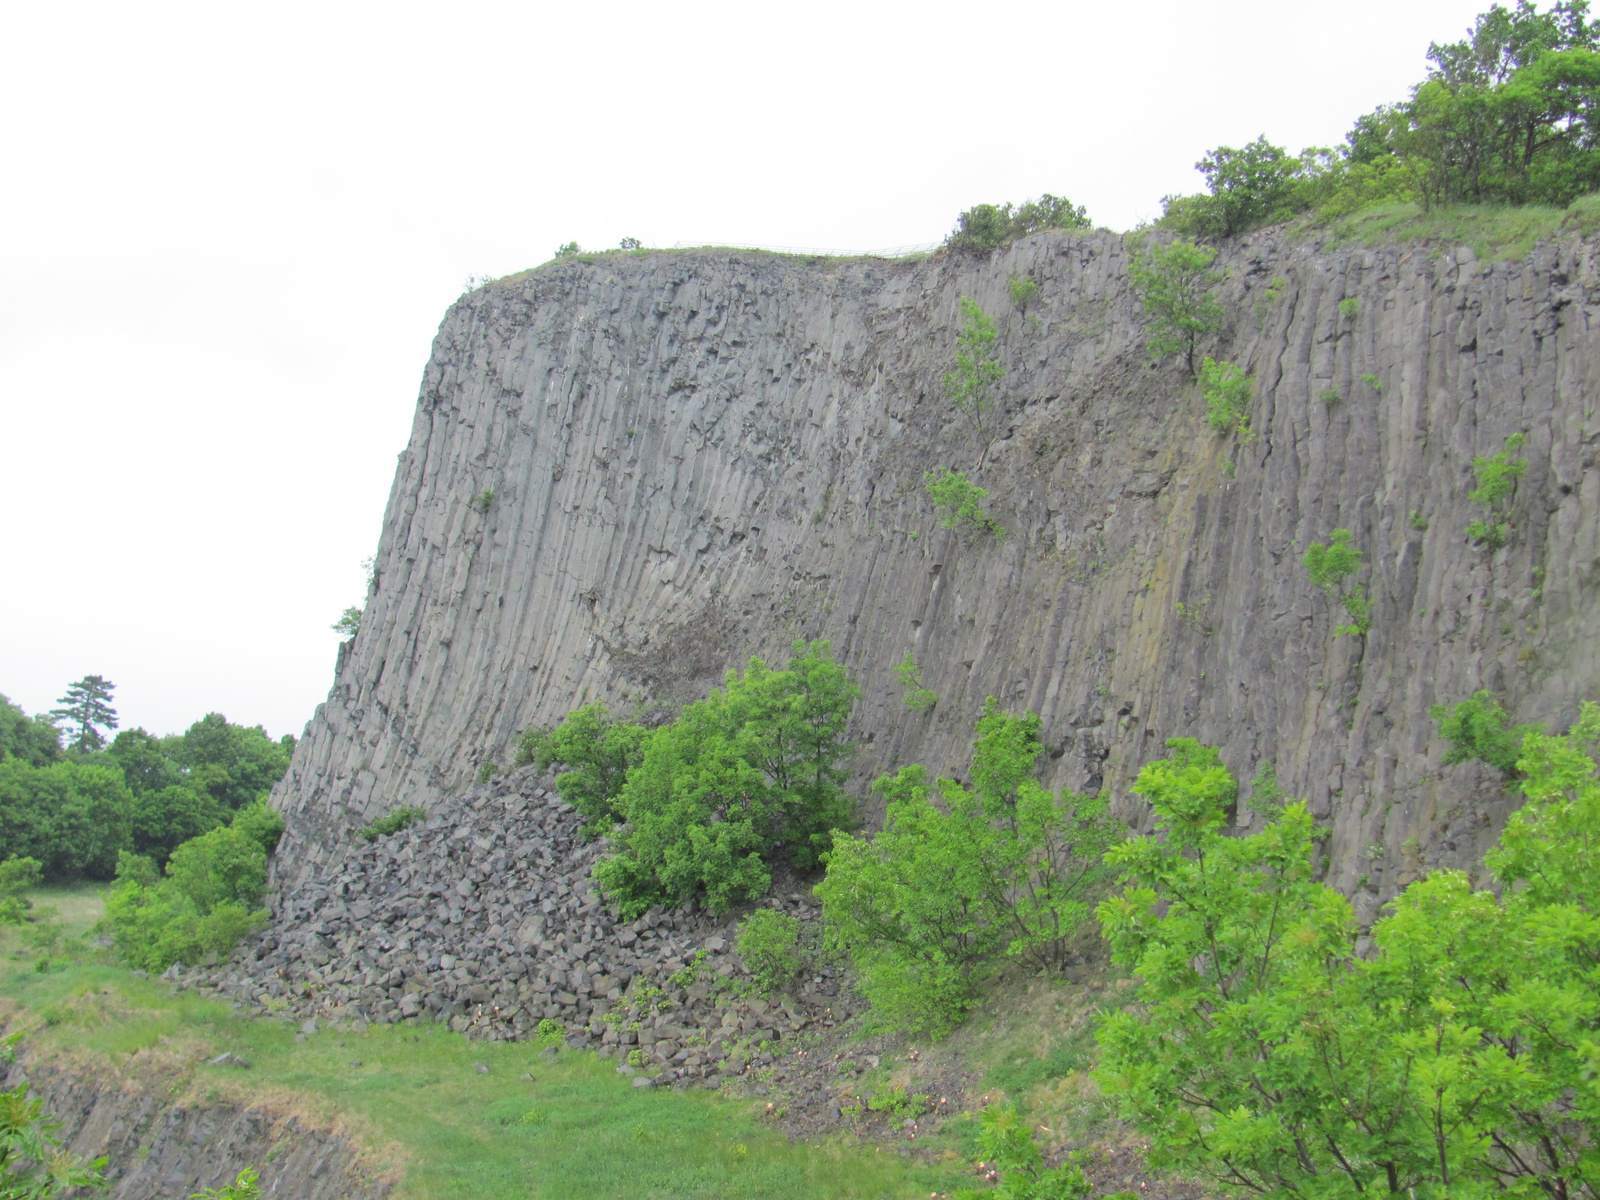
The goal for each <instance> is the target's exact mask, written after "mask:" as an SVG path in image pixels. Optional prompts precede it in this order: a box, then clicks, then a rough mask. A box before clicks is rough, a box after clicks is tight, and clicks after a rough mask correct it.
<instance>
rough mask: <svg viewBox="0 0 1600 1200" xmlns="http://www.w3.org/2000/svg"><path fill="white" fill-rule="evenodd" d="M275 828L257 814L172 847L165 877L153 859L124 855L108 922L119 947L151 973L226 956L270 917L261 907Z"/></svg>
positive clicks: (107, 927) (132, 962) (108, 898)
mask: <svg viewBox="0 0 1600 1200" xmlns="http://www.w3.org/2000/svg"><path fill="white" fill-rule="evenodd" d="M247 811H248V810H247ZM269 828H270V823H269V822H267V821H264V820H262V819H261V818H260V817H259V816H257V815H255V814H252V816H251V818H250V819H247V820H246V822H245V826H244V827H243V828H233V827H225V828H222V829H213V830H212V831H211V832H209V833H206V834H203V835H201V836H200V837H197V838H194V839H192V840H190V841H187V842H185V843H184V844H183V845H181V846H179V847H178V848H177V850H175V851H173V854H172V857H171V859H170V860H169V861H168V862H167V870H166V877H165V878H162V877H161V876H160V875H159V873H158V872H157V871H156V867H155V864H154V863H153V862H152V861H151V860H150V859H148V858H145V857H144V856H142V855H137V854H128V853H123V854H122V855H121V856H120V857H119V860H118V863H117V881H116V883H115V884H114V885H113V886H112V888H111V891H110V892H109V893H108V894H107V896H106V915H105V919H104V920H103V921H102V923H101V927H102V928H103V929H104V930H105V931H106V932H107V933H109V934H110V935H111V937H112V939H113V941H114V942H115V944H116V947H117V952H118V953H119V954H120V955H121V956H122V957H123V959H124V960H126V961H127V963H128V964H129V965H130V966H133V967H138V968H140V969H143V970H147V971H163V970H165V969H166V968H167V967H169V966H171V965H172V964H173V963H175V962H182V963H187V964H190V965H193V964H195V963H198V962H200V961H201V960H202V959H204V958H205V957H206V956H207V955H209V954H216V955H217V956H218V957H221V956H223V955H226V954H227V953H228V951H230V950H231V949H232V948H233V946H234V944H235V943H236V942H237V941H238V940H239V939H240V938H241V937H243V936H244V935H245V934H246V933H248V932H249V931H250V930H251V929H254V928H255V927H256V926H257V925H259V924H261V922H263V921H265V920H266V919H267V913H266V910H265V909H257V908H256V907H255V906H256V904H257V903H258V902H259V901H260V899H261V897H262V894H263V893H264V892H265V891H266V885H267V851H266V849H265V848H264V845H263V842H264V838H265V837H266V836H267V834H266V831H267V830H268V829H269Z"/></svg>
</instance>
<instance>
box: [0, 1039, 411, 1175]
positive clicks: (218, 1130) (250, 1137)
mask: <svg viewBox="0 0 1600 1200" xmlns="http://www.w3.org/2000/svg"><path fill="white" fill-rule="evenodd" d="M24 1079H25V1080H26V1081H27V1083H28V1086H29V1090H30V1091H32V1092H33V1093H34V1094H35V1095H38V1096H41V1097H43V1099H44V1101H45V1109H46V1111H47V1112H49V1113H51V1114H52V1117H53V1119H54V1120H57V1121H59V1122H60V1123H61V1127H60V1128H59V1129H57V1130H56V1136H57V1137H58V1138H60V1139H61V1141H62V1142H63V1143H65V1144H66V1145H67V1146H68V1147H69V1148H70V1149H71V1150H72V1151H73V1152H74V1153H76V1154H79V1155H82V1156H84V1157H85V1158H91V1159H92V1158H97V1157H99V1156H100V1155H102V1154H104V1155H106V1156H107V1157H108V1158H109V1159H110V1162H109V1163H108V1164H107V1168H106V1175H107V1178H108V1179H109V1181H110V1185H111V1186H110V1188H109V1189H108V1190H107V1191H106V1192H105V1193H99V1192H96V1193H94V1194H95V1195H101V1194H104V1195H107V1196H111V1197H114V1198H115V1200H156V1198H157V1197H161V1198H166V1197H187V1196H191V1195H193V1194H194V1193H195V1192H198V1191H200V1190H201V1189H202V1188H220V1187H222V1186H223V1185H224V1184H227V1183H231V1182H233V1180H234V1179H235V1178H236V1177H237V1176H238V1174H239V1172H240V1171H241V1170H243V1169H244V1168H246V1167H251V1168H254V1169H256V1170H257V1171H259V1172H260V1175H261V1188H262V1190H263V1191H264V1192H265V1193H266V1194H267V1195H268V1196H282V1197H293V1198H294V1200H382V1197H385V1196H387V1195H389V1191H390V1188H389V1185H388V1184H387V1183H384V1182H382V1181H379V1180H376V1179H374V1178H373V1176H372V1172H370V1171H368V1170H365V1169H363V1168H362V1165H361V1164H360V1162H359V1161H358V1158H357V1155H356V1152H355V1148H354V1147H353V1146H351V1144H350V1143H349V1142H347V1141H346V1140H345V1139H344V1138H342V1137H340V1136H338V1135H337V1134H333V1133H329V1132H328V1131H326V1130H322V1129H316V1128H311V1127H309V1126H307V1125H305V1124H303V1123H302V1122H301V1121H300V1120H299V1119H297V1118H295V1117H287V1118H280V1117H278V1116H275V1115H273V1114H272V1113H269V1112H267V1111H265V1110H262V1109H255V1108H240V1107H238V1106H237V1105H231V1104H207V1105H194V1104H173V1103H171V1102H170V1101H169V1100H168V1099H167V1098H165V1097H163V1096H162V1095H159V1094H158V1093H157V1092H156V1091H155V1090H153V1089H152V1088H150V1087H147V1086H144V1085H143V1084H141V1083H139V1082H136V1081H133V1080H130V1079H126V1078H123V1077H120V1076H118V1075H117V1074H116V1073H115V1072H107V1071H105V1070H103V1069H97V1070H95V1071H92V1072H91V1071H87V1070H85V1071H74V1070H70V1069H67V1068H65V1067H63V1066H62V1065H60V1064H56V1063H25V1064H24V1065H21V1066H19V1065H17V1064H14V1063H13V1064H0V1083H3V1084H4V1086H6V1087H13V1086H15V1085H16V1084H18V1083H20V1082H22V1081H23V1080H24Z"/></svg>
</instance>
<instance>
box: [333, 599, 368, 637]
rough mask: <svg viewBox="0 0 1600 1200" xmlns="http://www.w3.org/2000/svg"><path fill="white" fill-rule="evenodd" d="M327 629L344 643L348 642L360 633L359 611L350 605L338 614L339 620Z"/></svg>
mask: <svg viewBox="0 0 1600 1200" xmlns="http://www.w3.org/2000/svg"><path fill="white" fill-rule="evenodd" d="M328 628H329V629H331V630H333V631H334V632H335V633H337V634H338V635H339V636H340V637H342V638H344V639H345V640H346V641H349V640H350V639H351V638H353V637H355V636H356V634H358V633H360V632H361V609H359V608H357V607H356V606H355V605H353V604H352V605H351V606H350V607H349V608H347V609H345V610H344V612H342V613H340V614H339V619H338V620H337V621H335V622H334V623H333V624H332V625H330V626H328Z"/></svg>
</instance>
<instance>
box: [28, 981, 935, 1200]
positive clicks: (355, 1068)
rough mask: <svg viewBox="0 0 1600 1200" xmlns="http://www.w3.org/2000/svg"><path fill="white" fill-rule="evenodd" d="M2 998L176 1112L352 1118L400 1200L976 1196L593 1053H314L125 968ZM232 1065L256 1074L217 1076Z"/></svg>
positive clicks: (319, 1039)
mask: <svg viewBox="0 0 1600 1200" xmlns="http://www.w3.org/2000/svg"><path fill="white" fill-rule="evenodd" d="M0 997H3V998H4V1002H5V1003H6V1007H8V1008H10V1009H11V1010H12V1022H11V1023H12V1025H13V1026H14V1027H15V1026H22V1027H27V1028H30V1029H31V1030H32V1032H30V1033H29V1035H28V1037H27V1039H26V1043H25V1044H26V1045H27V1046H28V1047H29V1048H30V1052H31V1053H35V1054H41V1055H49V1056H61V1057H64V1058H68V1059H72V1060H75V1061H76V1062H77V1063H78V1064H79V1065H80V1067H81V1068H84V1069H89V1070H93V1069H94V1068H95V1067H96V1066H97V1065H100V1066H102V1067H103V1066H104V1065H106V1064H109V1065H110V1066H113V1067H116V1068H118V1069H120V1070H122V1071H124V1072H126V1073H128V1074H129V1075H132V1076H135V1077H137V1078H139V1079H141V1080H144V1081H147V1082H148V1081H150V1080H154V1079H159V1080H161V1081H162V1084H163V1085H164V1086H166V1087H167V1088H168V1089H170V1093H171V1095H172V1096H173V1099H174V1100H188V1101H190V1102H195V1103H206V1102H217V1101H219V1100H231V1101H236V1102H240V1103H263V1104H271V1105H274V1106H276V1107H277V1108H278V1109H279V1110H282V1108H283V1107H284V1106H285V1105H286V1104H287V1105H288V1106H289V1107H290V1108H291V1109H292V1110H294V1111H296V1112H298V1113H300V1114H302V1117H303V1119H306V1120H311V1121H318V1122H330V1121H332V1120H334V1119H335V1118H337V1119H338V1120H339V1122H340V1124H341V1126H342V1127H343V1128H345V1129H346V1130H347V1131H354V1136H356V1137H357V1140H358V1141H359V1142H361V1143H362V1144H363V1145H365V1146H366V1147H367V1149H368V1151H369V1152H370V1162H371V1164H372V1165H374V1166H375V1167H378V1168H381V1167H384V1166H388V1165H391V1164H393V1163H395V1162H396V1161H397V1159H398V1160H399V1161H400V1162H401V1163H402V1164H403V1165H402V1166H401V1168H400V1173H401V1174H403V1183H402V1184H401V1186H400V1187H399V1188H398V1189H397V1191H396V1196H397V1197H414V1198H423V1197H426V1198H428V1200H434V1198H438V1200H447V1198H450V1200H454V1198H460V1200H469V1198H470V1200H498V1198H500V1197H505V1198H507V1200H509V1198H512V1197H515V1198H516V1200H528V1198H534V1197H551V1198H555V1197H562V1198H566V1197H572V1196H584V1197H594V1198H596V1200H599V1198H603V1197H618V1198H622V1197H627V1198H628V1200H649V1198H653V1197H662V1198H665V1197H706V1198H710V1197H745V1196H748V1197H764V1198H765V1197H770V1198H773V1200H785V1198H794V1200H802V1198H811V1197H819V1198H820V1197H840V1198H845V1197H860V1198H863V1200H865V1198H878V1197H894V1198H899V1197H909V1196H926V1195H928V1194H929V1193H930V1192H933V1191H947V1190H949V1189H950V1188H952V1187H953V1186H955V1185H956V1184H957V1182H958V1172H957V1171H956V1170H953V1169H952V1168H951V1167H949V1166H933V1165H928V1164H925V1163H923V1162H921V1161H919V1160H917V1159H906V1158H902V1157H900V1156H899V1155H897V1154H895V1153H894V1152H893V1151H892V1150H889V1149H887V1148H886V1149H882V1150H879V1149H876V1148H874V1147H872V1146H870V1145H860V1144H857V1143H856V1142H855V1140H854V1139H853V1138H848V1137H847V1138H839V1139H830V1140H829V1141H827V1142H821V1143H815V1144H808V1143H806V1142H804V1141H801V1142H795V1143H790V1142H789V1141H788V1139H787V1138H786V1137H785V1136H784V1135H783V1134H782V1133H781V1132H780V1131H779V1130H777V1129H775V1128H773V1127H772V1125H771V1124H770V1122H768V1121H766V1120H764V1119H763V1118H762V1117H761V1116H760V1112H761V1110H762V1109H763V1108H764V1105H762V1104H760V1103H759V1102H757V1103H749V1102H744V1101H737V1100H731V1099H727V1098H725V1097H720V1096H716V1095H712V1094H709V1093H706V1092H703V1091H687V1092H675V1091H669V1090H661V1091H656V1090H653V1089H641V1088H634V1087H633V1086H632V1083H631V1080H629V1079H628V1078H625V1077H622V1076H619V1075H618V1074H617V1073H616V1068H615V1064H614V1062H613V1061H611V1060H607V1059H602V1058H599V1057H598V1056H596V1055H593V1054H590V1053H587V1052H574V1051H568V1050H562V1051H560V1052H559V1053H558V1054H557V1055H556V1056H555V1057H554V1058H553V1059H551V1058H547V1057H546V1056H545V1055H544V1054H543V1053H542V1052H541V1051H540V1050H539V1048H538V1047H537V1046H536V1045H535V1044H533V1043H528V1042H521V1043H507V1042H501V1043H488V1042H469V1041H467V1040H466V1039H465V1038H463V1037H461V1036H459V1035H456V1034H451V1033H448V1032H446V1031H444V1030H442V1029H440V1028H438V1027H435V1026H420V1027H416V1028H408V1027H405V1026H376V1027H373V1028H372V1029H370V1030H367V1031H366V1032H364V1033H362V1034H355V1033H353V1032H335V1031H331V1030H330V1031H324V1032H322V1033H319V1034H315V1035H313V1036H311V1037H310V1038H308V1039H306V1040H305V1041H300V1042H297V1041H296V1040H295V1033H296V1031H297V1029H298V1025H297V1024H294V1023H288V1022H281V1023H280V1022H276V1021H261V1020H256V1021H252V1020H246V1019H241V1018H238V1017H236V1016H234V1015H233V1014H232V1011H231V1007H230V1006H229V1005H227V1004H225V1003H222V1002H219V1001H209V1000H202V999H200V998H198V997H195V996H192V995H189V994H181V995H178V996H173V995H170V994H169V993H168V990H167V989H166V987H165V986H164V985H162V984H160V983H159V982H158V981H151V980H141V979H138V978H137V977H135V976H133V975H132V974H131V973H129V972H127V971H123V970H120V969H117V968H112V967H92V966H75V967H71V968H66V969H56V970H52V971H50V972H47V973H45V974H40V973H39V972H37V971H36V970H34V969H33V968H32V967H31V966H28V967H17V966H12V965H7V966H5V967H3V968H0ZM19 1008H20V1010H21V1011H18V1009H19ZM223 1050H229V1051H232V1052H234V1053H236V1054H240V1055H242V1056H244V1057H245V1058H247V1059H249V1060H250V1061H251V1062H252V1063H253V1064H254V1066H253V1069H251V1070H249V1071H241V1070H238V1069H230V1068H219V1067H212V1066H210V1065H209V1064H208V1063H207V1062H206V1059H208V1058H210V1057H212V1056H213V1055H215V1054H218V1053H220V1052H221V1051H223ZM478 1063H482V1064H484V1065H485V1066H487V1067H488V1068H489V1070H488V1073H487V1074H480V1073H478V1071H477V1070H476V1066H475V1064H478ZM525 1072H526V1073H531V1074H532V1075H533V1076H534V1079H533V1080H532V1081H531V1082H530V1081H528V1080H524V1079H522V1078H521V1076H522V1075H523V1074H524V1073H525Z"/></svg>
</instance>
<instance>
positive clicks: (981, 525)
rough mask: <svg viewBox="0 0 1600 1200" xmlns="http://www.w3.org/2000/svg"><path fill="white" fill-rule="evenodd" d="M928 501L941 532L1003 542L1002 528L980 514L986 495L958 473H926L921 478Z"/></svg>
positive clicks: (994, 521)
mask: <svg viewBox="0 0 1600 1200" xmlns="http://www.w3.org/2000/svg"><path fill="white" fill-rule="evenodd" d="M922 486H923V487H924V488H925V489H927V492H928V499H930V500H932V501H933V508H934V511H935V512H937V513H938V514H939V515H940V516H941V517H942V518H943V520H942V521H941V522H940V524H941V525H942V526H943V527H944V528H945V529H956V530H960V531H962V532H966V533H988V534H993V535H994V536H995V537H996V538H997V539H1004V538H1005V536H1006V527H1005V526H1004V525H1002V524H1000V522H999V521H996V520H995V519H994V518H993V517H991V516H990V515H989V514H988V513H987V512H985V511H984V508H983V502H984V501H985V500H986V499H988V497H989V493H988V492H987V491H986V490H984V489H983V488H981V487H979V486H978V485H977V484H975V483H973V482H972V481H971V480H970V479H968V478H967V476H966V474H965V472H962V471H928V472H927V473H926V474H924V475H923V477H922Z"/></svg>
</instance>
